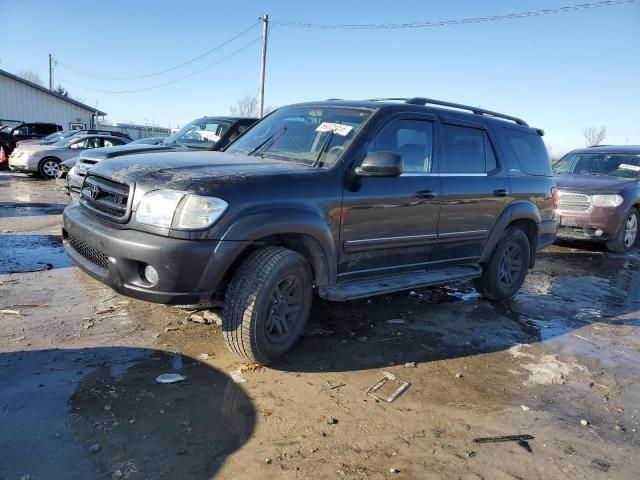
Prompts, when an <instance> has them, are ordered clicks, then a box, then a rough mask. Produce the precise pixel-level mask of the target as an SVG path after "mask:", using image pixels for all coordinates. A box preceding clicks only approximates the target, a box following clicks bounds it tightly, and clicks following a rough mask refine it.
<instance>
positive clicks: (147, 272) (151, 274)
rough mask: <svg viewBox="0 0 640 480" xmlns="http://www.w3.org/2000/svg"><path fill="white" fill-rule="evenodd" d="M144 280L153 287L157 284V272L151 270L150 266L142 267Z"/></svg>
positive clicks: (153, 269)
mask: <svg viewBox="0 0 640 480" xmlns="http://www.w3.org/2000/svg"><path fill="white" fill-rule="evenodd" d="M144 278H145V280H147V282H149V283H150V284H151V285H155V284H156V283H158V272H157V270H156V269H155V268H153V267H152V266H151V265H147V266H146V267H144Z"/></svg>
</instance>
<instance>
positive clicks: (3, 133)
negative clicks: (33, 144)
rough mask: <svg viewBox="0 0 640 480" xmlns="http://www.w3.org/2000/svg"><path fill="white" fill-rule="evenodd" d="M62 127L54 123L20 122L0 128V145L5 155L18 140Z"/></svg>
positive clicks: (13, 147)
mask: <svg viewBox="0 0 640 480" xmlns="http://www.w3.org/2000/svg"><path fill="white" fill-rule="evenodd" d="M61 130H62V127H61V126H60V125H56V124H55V123H43V122H31V123H20V124H19V125H16V126H14V127H11V128H6V129H4V130H0V146H1V147H3V149H4V152H5V154H6V155H7V156H9V155H11V152H13V150H14V149H15V148H16V143H17V142H19V141H20V140H28V139H39V138H44V137H46V136H47V135H50V134H51V133H53V132H58V131H61Z"/></svg>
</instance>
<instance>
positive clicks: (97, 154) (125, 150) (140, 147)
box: [82, 144, 180, 160]
mask: <svg viewBox="0 0 640 480" xmlns="http://www.w3.org/2000/svg"><path fill="white" fill-rule="evenodd" d="M177 149H180V146H179V145H176V146H173V145H145V144H136V145H118V146H117V147H102V148H92V149H90V150H86V151H85V152H84V153H83V154H82V158H90V159H91V160H104V159H105V158H113V157H119V156H121V155H130V154H135V153H144V152H157V151H163V150H177Z"/></svg>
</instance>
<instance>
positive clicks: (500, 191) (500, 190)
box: [493, 188, 509, 197]
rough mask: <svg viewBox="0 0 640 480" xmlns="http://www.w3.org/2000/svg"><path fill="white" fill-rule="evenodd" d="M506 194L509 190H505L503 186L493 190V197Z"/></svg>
mask: <svg viewBox="0 0 640 480" xmlns="http://www.w3.org/2000/svg"><path fill="white" fill-rule="evenodd" d="M508 195H509V192H507V190H505V189H504V188H500V189H498V190H494V191H493V196H494V197H506V196H508Z"/></svg>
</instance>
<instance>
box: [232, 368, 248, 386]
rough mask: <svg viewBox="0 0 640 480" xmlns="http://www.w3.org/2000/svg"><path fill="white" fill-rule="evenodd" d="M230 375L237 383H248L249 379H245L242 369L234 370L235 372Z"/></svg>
mask: <svg viewBox="0 0 640 480" xmlns="http://www.w3.org/2000/svg"><path fill="white" fill-rule="evenodd" d="M230 375H231V379H232V380H233V381H234V382H236V383H245V382H246V381H247V379H246V378H244V375H242V372H241V371H240V369H238V370H234V371H233V372H231V373H230Z"/></svg>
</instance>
